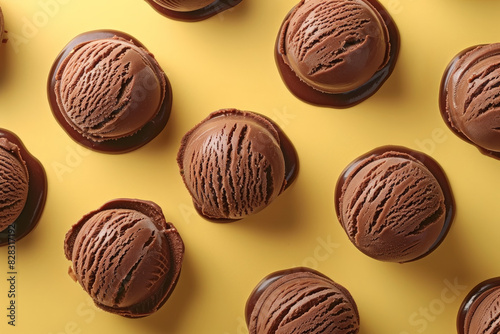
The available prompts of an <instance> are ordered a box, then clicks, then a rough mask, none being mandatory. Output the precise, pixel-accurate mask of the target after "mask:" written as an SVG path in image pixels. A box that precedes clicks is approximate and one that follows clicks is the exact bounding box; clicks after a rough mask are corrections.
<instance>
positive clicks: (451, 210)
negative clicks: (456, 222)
mask: <svg viewBox="0 0 500 334" xmlns="http://www.w3.org/2000/svg"><path fill="white" fill-rule="evenodd" d="M390 151H395V152H402V153H406V154H408V155H410V156H412V157H414V158H415V159H417V160H418V161H420V162H422V163H423V164H424V165H425V167H427V169H428V170H429V171H430V172H431V174H432V175H433V176H434V177H435V178H436V180H437V181H438V183H439V185H440V187H441V190H442V191H443V195H444V205H445V209H446V216H445V221H444V225H443V229H442V230H441V233H440V234H439V237H438V238H437V239H436V241H435V242H434V244H433V245H432V246H431V247H430V248H429V250H428V251H427V252H425V253H424V254H422V255H420V256H419V257H417V258H415V259H412V260H409V261H406V262H412V261H416V260H418V259H421V258H423V257H425V256H427V255H429V254H430V253H432V252H433V251H434V250H435V249H436V248H437V247H438V246H439V245H440V244H441V242H443V240H444V238H445V237H446V235H447V234H448V231H449V230H450V226H451V223H452V221H453V218H454V216H455V211H456V209H455V200H454V197H453V193H452V191H451V186H450V183H449V182H448V178H447V177H446V173H445V172H444V170H443V168H442V167H441V166H440V165H439V163H438V162H437V161H436V160H434V159H433V158H432V157H430V156H428V155H427V154H425V153H422V152H419V151H415V150H412V149H409V148H406V147H402V146H394V145H387V146H382V147H378V148H376V149H374V150H372V151H370V152H368V153H365V154H364V155H362V156H360V157H358V158H356V160H354V161H353V162H351V163H350V164H349V165H348V166H347V167H346V168H345V169H344V171H343V172H342V174H341V175H340V176H339V178H338V181H337V185H336V186H335V211H336V213H337V218H338V220H339V221H340V203H339V200H340V197H341V195H342V187H343V185H344V183H345V181H346V180H347V178H348V177H349V175H350V173H352V171H353V170H355V169H356V167H357V166H358V165H359V164H360V163H361V162H362V161H364V160H366V159H368V158H369V157H372V156H378V155H382V154H384V153H386V152H390Z"/></svg>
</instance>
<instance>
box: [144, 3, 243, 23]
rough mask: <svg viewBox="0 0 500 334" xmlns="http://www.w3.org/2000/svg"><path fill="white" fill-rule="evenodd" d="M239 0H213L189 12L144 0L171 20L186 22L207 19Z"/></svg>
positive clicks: (232, 5) (234, 4)
mask: <svg viewBox="0 0 500 334" xmlns="http://www.w3.org/2000/svg"><path fill="white" fill-rule="evenodd" d="M241 1H242V0H215V1H214V2H213V3H211V4H210V5H208V6H206V7H203V8H201V9H197V10H193V11H191V12H178V11H175V10H170V9H167V8H165V7H163V6H161V5H159V4H158V3H156V2H155V1H154V0H146V2H147V3H149V4H150V5H151V7H153V8H154V9H155V10H156V11H157V12H158V13H160V14H161V15H163V16H166V17H168V18H170V19H173V20H178V21H186V22H196V21H202V20H205V19H208V18H209V17H212V16H214V15H216V14H219V13H221V12H223V11H225V10H227V9H230V8H232V7H234V6H236V5H237V4H239V3H240V2H241Z"/></svg>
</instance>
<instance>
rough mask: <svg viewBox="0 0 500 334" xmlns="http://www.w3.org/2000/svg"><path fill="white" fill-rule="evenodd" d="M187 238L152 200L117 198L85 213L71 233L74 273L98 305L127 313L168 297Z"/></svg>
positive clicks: (147, 309)
mask: <svg viewBox="0 0 500 334" xmlns="http://www.w3.org/2000/svg"><path fill="white" fill-rule="evenodd" d="M183 252H184V246H183V243H182V240H181V238H180V236H179V234H178V232H177V230H176V229H175V228H174V226H173V225H172V224H170V223H166V222H165V219H164V217H163V213H162V212H161V209H160V208H159V207H158V206H157V205H155V204H154V203H152V202H146V201H139V200H117V201H113V202H109V203H108V204H106V205H105V206H103V207H102V208H101V209H99V210H97V211H93V212H91V213H89V214H88V215H86V216H85V217H83V219H82V220H80V221H79V222H78V223H77V224H76V225H74V226H73V227H72V229H71V230H70V231H69V232H68V234H67V235H66V240H65V253H66V258H67V259H68V260H71V261H72V263H73V266H72V268H70V274H71V275H72V276H73V277H74V278H75V280H76V281H78V282H79V283H80V285H81V286H82V287H83V289H84V290H85V291H86V292H87V293H88V294H89V295H90V296H91V297H92V299H93V300H94V302H95V303H96V305H97V306H99V307H101V308H103V309H104V310H106V311H109V312H112V313H116V314H120V315H123V316H127V317H140V316H145V315H149V314H151V313H153V312H155V311H156V310H158V308H159V307H160V306H161V305H162V304H163V303H164V302H165V301H166V299H167V298H168V296H169V294H170V293H171V292H172V290H173V288H174V286H175V284H176V283H177V279H178V276H179V273H180V269H181V262H182V257H183Z"/></svg>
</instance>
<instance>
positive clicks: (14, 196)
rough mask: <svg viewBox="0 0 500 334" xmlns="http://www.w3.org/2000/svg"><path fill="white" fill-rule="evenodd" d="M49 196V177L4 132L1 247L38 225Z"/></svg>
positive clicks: (0, 142)
mask: <svg viewBox="0 0 500 334" xmlns="http://www.w3.org/2000/svg"><path fill="white" fill-rule="evenodd" d="M46 197H47V176H46V174H45V169H44V168H43V166H42V164H41V163H40V161H38V159H36V158H35V157H34V156H33V155H31V154H30V153H29V151H28V150H27V149H26V147H25V146H24V144H23V142H22V141H21V139H20V138H19V137H17V136H16V135H15V134H14V133H12V132H10V131H8V130H5V129H0V246H2V245H6V244H8V243H12V242H14V241H16V240H19V239H21V238H22V237H24V236H26V235H27V234H28V233H29V232H30V231H32V230H33V229H34V228H35V226H36V225H37V223H38V221H39V220H40V217H41V215H42V212H43V209H44V206H45V200H46Z"/></svg>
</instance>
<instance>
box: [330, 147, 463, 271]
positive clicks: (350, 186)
mask: <svg viewBox="0 0 500 334" xmlns="http://www.w3.org/2000/svg"><path fill="white" fill-rule="evenodd" d="M335 201H336V209H337V216H338V218H339V221H340V223H341V225H342V227H343V228H344V230H345V232H346V233H347V235H348V237H349V239H350V240H351V242H352V243H353V244H354V245H355V246H356V247H357V248H358V249H359V250H361V251H362V252H363V253H365V254H366V255H368V256H370V257H372V258H374V259H377V260H382V261H392V262H408V261H413V260H416V259H418V258H421V257H423V256H425V255H427V254H429V253H430V252H431V251H432V250H434V249H435V248H436V247H437V245H438V244H439V243H440V242H441V241H442V240H443V238H444V236H445V235H446V233H447V231H448V229H449V225H450V223H451V219H452V216H453V212H454V209H453V198H452V195H451V190H450V187H449V185H448V182H447V179H446V177H445V175H444V172H443V171H442V169H441V168H440V166H439V165H438V164H437V163H436V162H435V161H434V160H433V159H432V158H430V157H429V156H427V155H425V154H423V153H420V152H417V151H412V150H409V149H405V148H402V147H383V148H379V149H376V150H374V151H371V152H369V153H368V154H366V155H363V156H361V157H360V158H358V159H356V160H355V161H354V162H353V163H351V164H350V165H349V166H348V167H347V168H346V169H345V170H344V172H343V173H342V175H341V176H340V178H339V182H338V184H337V190H336V195H335Z"/></svg>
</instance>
